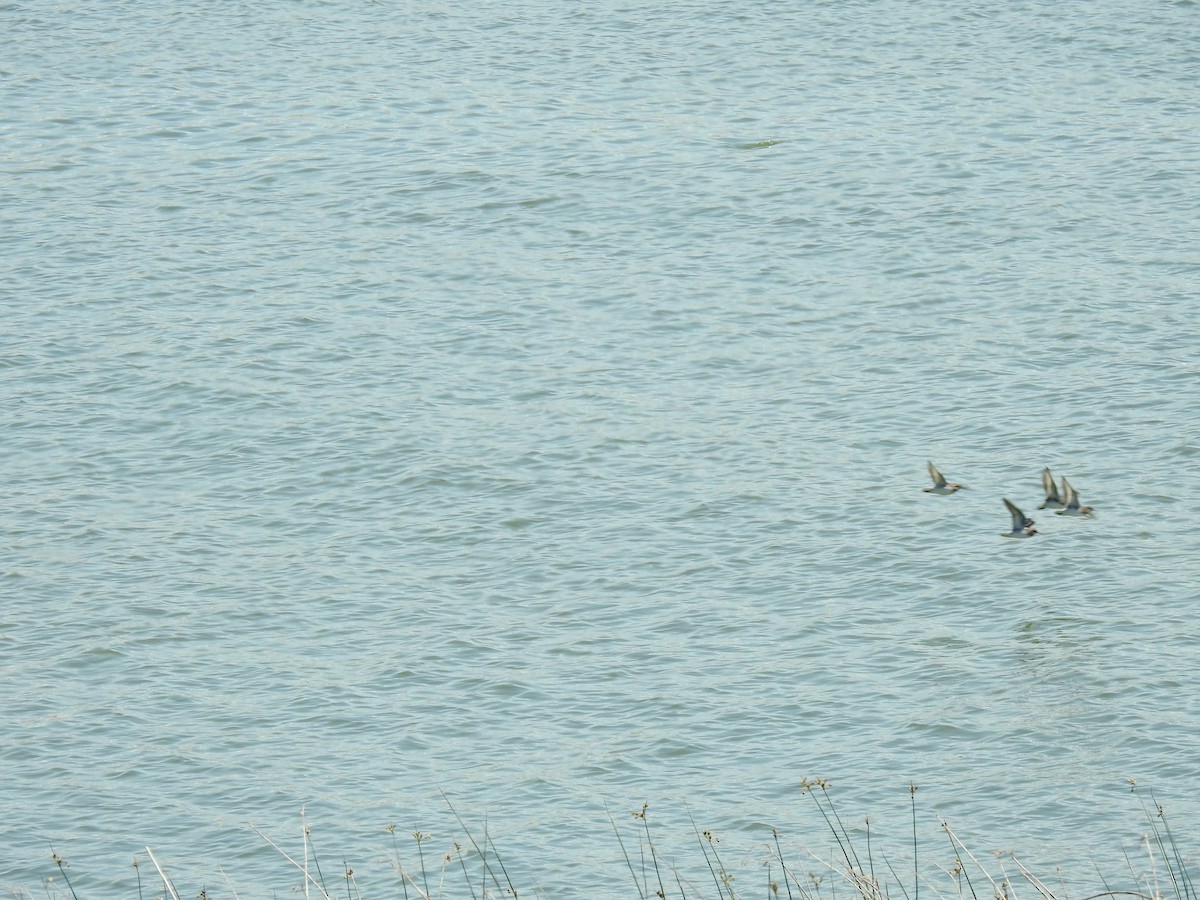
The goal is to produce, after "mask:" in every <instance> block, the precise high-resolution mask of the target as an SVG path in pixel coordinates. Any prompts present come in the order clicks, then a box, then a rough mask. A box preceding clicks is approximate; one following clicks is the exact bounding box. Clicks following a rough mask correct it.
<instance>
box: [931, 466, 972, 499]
mask: <svg viewBox="0 0 1200 900" xmlns="http://www.w3.org/2000/svg"><path fill="white" fill-rule="evenodd" d="M929 477H930V478H932V479H933V487H928V488H925V493H927V494H953V493H954V492H955V491H961V490H962V489H963V488H965V487H966V485H965V484H954V483H953V482H947V481H946V476H945V475H943V474H942V473H941V472H939V471H938V470H937V466H935V465H934V464H933V463H929Z"/></svg>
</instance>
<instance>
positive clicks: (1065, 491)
mask: <svg viewBox="0 0 1200 900" xmlns="http://www.w3.org/2000/svg"><path fill="white" fill-rule="evenodd" d="M929 477H930V478H932V479H933V487H927V488H925V493H927V494H941V495H946V494H953V493H954V492H955V491H961V490H962V489H963V488H965V487H966V485H965V484H955V483H954V482H952V481H947V480H946V476H945V475H943V474H942V473H941V472H939V471H938V468H937V466H935V465H934V464H933V463H929ZM1042 488H1043V489H1044V490H1045V491H1046V500H1045V502H1044V503H1041V504H1039V506H1038V509H1053V510H1057V511H1058V513H1057V514H1058V515H1060V516H1086V517H1087V518H1089V519H1094V518H1095V511H1094V510H1093V509H1092V508H1091V507H1090V506H1082V505H1080V503H1079V492H1078V491H1076V490H1075V488H1073V487H1071V482H1069V481H1067V478H1066V476H1065V475H1064V476H1063V479H1062V493H1061V494H1060V493H1059V490H1058V488H1057V487H1055V486H1054V476H1052V475H1051V474H1050V468H1049V466H1047V467H1046V468H1044V469H1042ZM1002 499H1003V500H1004V505H1005V507H1006V508H1007V509H1008V513H1009V515H1011V516H1012V530H1011V531H1005V532H1002V534H1003V536H1004V537H1011V538H1027V537H1033V536H1034V535H1035V534H1037V533H1038V532H1037V529H1036V528H1034V527H1033V519H1031V518H1029V517H1028V516H1027V515H1025V513H1023V512H1021V510H1019V509H1018V508H1017V507H1016V505H1015V504H1013V503H1012V501H1010V500H1009V499H1008V498H1007V497H1004V498H1002Z"/></svg>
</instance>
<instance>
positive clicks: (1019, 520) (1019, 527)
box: [1003, 497, 1037, 538]
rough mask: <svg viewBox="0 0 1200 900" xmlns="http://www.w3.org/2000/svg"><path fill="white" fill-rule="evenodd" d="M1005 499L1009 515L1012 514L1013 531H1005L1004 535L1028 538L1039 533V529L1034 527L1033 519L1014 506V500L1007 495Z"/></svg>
mask: <svg viewBox="0 0 1200 900" xmlns="http://www.w3.org/2000/svg"><path fill="white" fill-rule="evenodd" d="M1003 499H1004V505H1005V506H1006V507H1008V512H1009V515H1011V516H1012V531H1006V532H1004V533H1003V534H1004V537H1011V538H1027V537H1033V536H1034V535H1035V534H1037V529H1036V528H1034V527H1033V519H1031V518H1029V516H1027V515H1025V513H1023V512H1021V510H1019V509H1017V508H1016V507H1015V506H1013V504H1012V501H1010V500H1009V499H1008V498H1007V497H1005V498H1003Z"/></svg>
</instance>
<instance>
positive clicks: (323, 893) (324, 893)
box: [146, 825, 333, 900]
mask: <svg viewBox="0 0 1200 900" xmlns="http://www.w3.org/2000/svg"><path fill="white" fill-rule="evenodd" d="M250 830H251V831H253V832H254V833H255V834H257V835H258V836H259V837H260V838H262V839H263V840H264V841H266V842H267V843H268V844H270V845H271V846H272V847H274V848H275V852H276V853H278V854H279V855H280V856H282V857H283V858H284V859H286V860H287V861H288V862H290V863H291V864H292V865H293V866H295V867H296V868H297V869H299V870H300V872H301V873H302V874H303V875H304V888H305V892H306V894H307V891H308V885H309V884H311V885H312V886H313V887H315V888H316V889H317V890H318V891H320V892H321V896H322V897H324V898H325V900H333V898H332V897H330V896H329V892H328V891H326V890H325V887H324V885H322V884H320V883H319V882H318V881H317V880H316V879H315V878H313V877H312V875H310V874H309V872H308V867H307V866H302V865H301V864H300V863H298V862H296V861H295V860H294V859H292V858H291V857H290V856H288V854H287V853H285V852H284V851H283V849H282V848H281V847H280V846H279V845H278V844H276V843H275V842H274V841H273V840H271V839H270V838H269V837H267V836H266V835H265V834H263V833H262V832H261V831H259V830H258V829H257V828H255V827H254V826H253V825H251V826H250ZM146 852H149V848H148V847H147V848H146ZM150 859H152V860H153V859H154V857H153V856H151V857H150ZM155 865H156V866H157V865H158V863H155ZM317 873H318V874H320V869H318V870H317ZM176 900H178V898H176Z"/></svg>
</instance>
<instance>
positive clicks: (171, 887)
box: [146, 847, 179, 900]
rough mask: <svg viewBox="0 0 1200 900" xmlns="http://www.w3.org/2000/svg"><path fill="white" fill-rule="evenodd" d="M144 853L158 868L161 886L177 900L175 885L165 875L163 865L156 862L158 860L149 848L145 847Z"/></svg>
mask: <svg viewBox="0 0 1200 900" xmlns="http://www.w3.org/2000/svg"><path fill="white" fill-rule="evenodd" d="M146 855H147V856H149V857H150V862H152V863H154V868H156V869H158V877H159V878H161V879H162V883H163V887H165V888H166V889H167V892H168V893H169V894H170V895H171V896H172V897H173V898H174V900H179V894H178V893H177V892H176V890H175V885H173V884H171V879H170V878H168V877H167V873H166V872H164V871H163V867H162V866H160V865H159V864H158V860H157V859H155V858H154V854H153V853H152V852H150V848H149V847H147V848H146Z"/></svg>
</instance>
